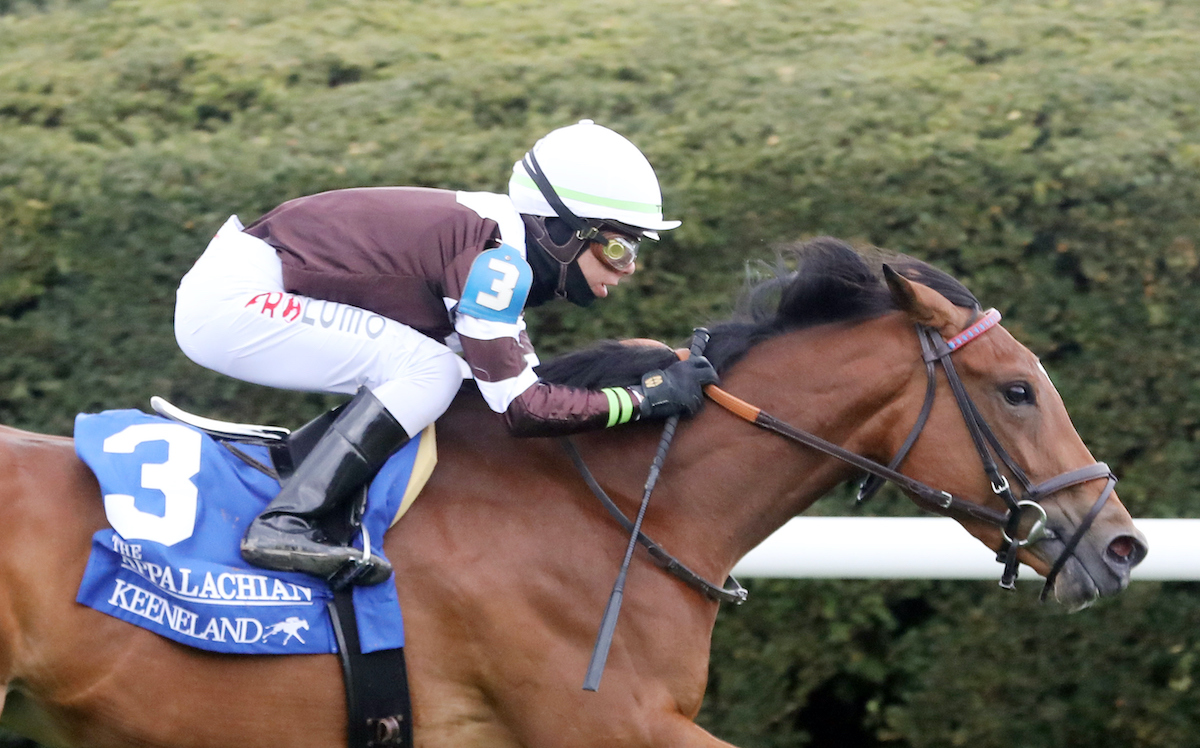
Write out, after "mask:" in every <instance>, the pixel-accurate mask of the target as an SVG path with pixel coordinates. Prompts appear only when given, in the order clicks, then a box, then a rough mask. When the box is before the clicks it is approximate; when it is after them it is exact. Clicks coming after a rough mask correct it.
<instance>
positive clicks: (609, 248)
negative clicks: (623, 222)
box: [592, 234, 640, 270]
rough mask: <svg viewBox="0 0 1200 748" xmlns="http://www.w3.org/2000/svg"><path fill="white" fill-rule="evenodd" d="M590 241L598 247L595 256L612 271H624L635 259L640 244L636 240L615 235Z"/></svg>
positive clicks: (602, 236) (598, 237)
mask: <svg viewBox="0 0 1200 748" xmlns="http://www.w3.org/2000/svg"><path fill="white" fill-rule="evenodd" d="M592 241H593V242H595V243H596V246H597V247H599V251H598V252H597V256H598V257H599V258H600V259H601V260H602V261H603V262H604V263H605V264H606V265H608V266H609V267H611V268H612V269H613V270H624V269H625V268H627V267H629V266H630V265H632V264H633V263H634V261H635V260H636V259H637V255H638V245H639V244H640V242H639V241H638V240H637V239H631V238H630V237H627V236H621V235H620V234H616V235H613V236H604V235H601V236H597V237H596V238H595V239H593V240H592Z"/></svg>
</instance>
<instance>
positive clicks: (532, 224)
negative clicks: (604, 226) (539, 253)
mask: <svg viewBox="0 0 1200 748" xmlns="http://www.w3.org/2000/svg"><path fill="white" fill-rule="evenodd" d="M521 218H522V219H524V221H525V233H526V234H528V235H529V237H530V238H531V239H533V241H534V243H535V244H537V246H538V247H539V248H540V249H542V250H543V251H544V252H545V253H546V254H547V255H549V256H550V258H551V259H552V260H554V262H555V263H557V264H558V285H557V287H556V288H555V291H554V297H555V298H557V299H565V298H567V273H568V272H569V271H570V269H571V264H572V263H574V262H575V260H576V259H577V258H578V257H579V255H580V254H582V252H583V250H584V249H585V248H586V247H587V245H588V242H589V241H591V240H590V239H580V238H579V236H578V234H577V233H576V232H571V233H570V234H569V235H568V236H567V237H566V239H565V240H564V241H563V242H562V243H559V242H556V241H555V240H554V236H553V235H552V232H551V231H550V229H549V228H548V227H547V226H546V218H545V217H544V216H530V215H523V216H521Z"/></svg>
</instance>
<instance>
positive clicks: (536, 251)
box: [521, 215, 596, 307]
mask: <svg viewBox="0 0 1200 748" xmlns="http://www.w3.org/2000/svg"><path fill="white" fill-rule="evenodd" d="M521 218H523V219H524V221H525V248H526V251H525V254H526V256H527V259H528V260H529V266H530V267H531V268H532V269H533V287H532V288H530V289H529V298H528V299H527V300H526V302H525V306H527V307H531V306H538V305H539V304H544V303H546V302H547V301H550V300H551V299H554V298H566V300H567V301H569V302H571V303H572V304H577V305H578V306H583V307H586V306H590V305H591V303H592V302H593V301H595V300H596V295H595V294H594V293H592V289H591V287H589V286H588V282H587V278H585V277H584V275H583V271H582V270H581V269H580V268H579V262H578V258H579V254H580V253H581V252H583V251H584V250H585V249H586V248H587V241H586V240H583V239H579V238H578V237H576V236H575V232H574V231H572V230H571V227H570V226H568V225H567V224H566V222H565V221H563V220H561V219H558V218H542V217H540V216H525V215H523V216H521ZM565 257H571V258H572V259H571V260H570V261H569V262H566V263H564V262H563V261H562V259H560V258H565ZM564 265H565V266H566V271H567V272H566V277H565V279H564V278H563V277H562V270H563V267H564Z"/></svg>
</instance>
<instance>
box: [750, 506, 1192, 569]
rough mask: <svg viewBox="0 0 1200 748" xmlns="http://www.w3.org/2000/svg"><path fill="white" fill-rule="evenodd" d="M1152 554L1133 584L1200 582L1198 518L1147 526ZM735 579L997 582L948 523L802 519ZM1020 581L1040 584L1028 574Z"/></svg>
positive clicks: (979, 550) (988, 561)
mask: <svg viewBox="0 0 1200 748" xmlns="http://www.w3.org/2000/svg"><path fill="white" fill-rule="evenodd" d="M1135 524H1136V525H1137V527H1138V529H1140V530H1141V531H1142V532H1143V533H1144V534H1145V535H1146V539H1147V540H1148V541H1149V544H1150V554H1149V555H1148V556H1147V557H1146V560H1145V561H1143V562H1142V563H1141V564H1140V565H1139V566H1137V567H1136V568H1135V569H1134V570H1133V580H1134V581H1138V580H1158V581H1193V580H1200V519H1142V520H1136V521H1135ZM733 573H734V576H742V577H774V578H789V579H997V578H999V574H1000V564H998V563H996V560H995V554H994V553H992V552H991V551H989V550H988V549H987V548H986V547H984V546H983V544H982V543H980V542H979V541H978V540H976V539H975V538H973V537H971V535H969V534H968V533H967V531H966V530H964V529H963V528H962V527H961V526H960V525H959V524H958V523H957V522H955V521H954V520H952V519H946V518H942V517H797V518H796V519H793V520H792V521H790V522H788V523H787V524H786V525H784V526H783V527H781V528H780V529H779V530H777V531H776V532H775V534H773V535H771V537H769V538H767V539H766V540H765V541H763V543H762V544H761V545H759V546H758V547H757V548H755V549H754V550H753V551H751V552H750V553H749V554H748V555H747V556H746V557H745V558H744V559H742V561H741V563H739V564H738V565H737V567H736V568H735V569H734V570H733ZM1021 578H1022V579H1035V580H1036V579H1039V577H1038V576H1037V575H1036V574H1034V573H1032V570H1031V569H1029V568H1028V567H1023V568H1022V574H1021Z"/></svg>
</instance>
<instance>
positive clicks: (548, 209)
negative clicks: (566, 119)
mask: <svg viewBox="0 0 1200 748" xmlns="http://www.w3.org/2000/svg"><path fill="white" fill-rule="evenodd" d="M542 176H544V177H545V179H544V180H539V177H542ZM538 181H543V184H542V185H541V186H539V184H538ZM508 195H509V197H510V198H512V201H513V205H514V206H515V207H516V209H517V212H518V213H524V214H526V215H533V216H558V217H559V218H562V219H563V220H565V221H567V223H569V224H572V228H575V229H576V230H579V227H577V226H574V225H573V224H574V223H577V222H579V221H578V219H581V218H582V219H588V218H593V219H601V220H607V221H614V222H617V223H620V224H625V225H626V226H632V227H635V228H638V229H641V230H642V232H643V233H644V234H645V235H646V236H648V237H649V238H651V239H657V238H658V235H657V234H656V233H655V232H656V231H665V230H667V229H673V228H675V227H676V226H678V225H679V224H680V222H679V221H664V220H663V216H662V192H661V191H660V190H659V187H658V177H656V176H655V175H654V168H653V167H651V166H650V162H649V161H647V160H646V157H645V156H643V155H642V152H641V151H639V150H638V148H637V146H635V145H634V144H633V143H630V142H629V141H628V140H627V139H626V138H625V137H624V136H622V135H620V134H618V133H616V132H613V131H612V130H610V129H608V128H607V127H604V126H602V125H597V124H596V123H595V122H593V121H591V120H590V119H585V120H580V121H579V124H576V125H569V126H567V127H560V128H559V129H557V130H554V131H553V132H551V133H550V134H548V135H546V136H545V137H544V138H542V139H541V140H539V141H538V142H537V143H535V144H534V146H533V148H531V149H529V153H527V154H525V158H523V159H521V160H520V161H518V162H516V163H515V164H513V173H512V178H511V179H509V181H508ZM552 203H557V204H556V205H555V204H552ZM564 208H565V211H564ZM564 212H565V214H564ZM573 219H574V220H573Z"/></svg>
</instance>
